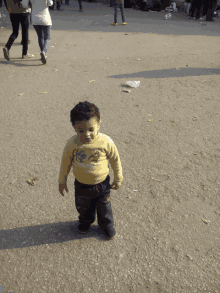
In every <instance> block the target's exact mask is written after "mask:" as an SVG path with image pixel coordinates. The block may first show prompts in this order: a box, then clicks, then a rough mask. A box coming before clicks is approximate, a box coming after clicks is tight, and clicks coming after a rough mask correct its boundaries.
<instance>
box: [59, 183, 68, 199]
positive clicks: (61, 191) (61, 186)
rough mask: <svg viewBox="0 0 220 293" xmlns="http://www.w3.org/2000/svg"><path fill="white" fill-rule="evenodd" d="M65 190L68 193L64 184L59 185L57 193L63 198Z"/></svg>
mask: <svg viewBox="0 0 220 293" xmlns="http://www.w3.org/2000/svg"><path fill="white" fill-rule="evenodd" d="M64 190H66V192H69V190H68V188H67V185H66V184H59V192H60V194H61V195H62V196H64V193H63V191H64Z"/></svg>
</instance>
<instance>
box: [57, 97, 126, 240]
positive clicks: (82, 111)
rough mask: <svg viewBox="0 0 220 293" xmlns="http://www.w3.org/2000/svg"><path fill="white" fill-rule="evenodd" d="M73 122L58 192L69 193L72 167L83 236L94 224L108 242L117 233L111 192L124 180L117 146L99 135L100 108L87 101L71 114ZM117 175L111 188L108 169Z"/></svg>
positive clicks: (77, 106)
mask: <svg viewBox="0 0 220 293" xmlns="http://www.w3.org/2000/svg"><path fill="white" fill-rule="evenodd" d="M70 121H71V123H72V125H73V127H74V129H75V131H76V135H74V136H72V137H71V138H70V139H69V140H68V142H67V144H66V146H65V148H64V151H63V156H62V161H61V168H60V175H59V192H60V194H61V195H62V196H64V193H63V192H64V190H65V191H66V192H68V188H67V176H68V174H69V172H70V169H71V167H72V166H73V174H74V176H75V183H74V185H75V205H76V209H77V211H78V213H79V226H78V230H79V232H80V233H86V232H87V231H88V229H89V227H90V225H91V224H92V223H93V222H94V221H95V216H96V210H97V216H98V225H99V226H100V228H101V229H102V230H103V231H104V232H105V234H106V235H107V237H108V239H112V238H113V237H114V236H115V234H116V232H115V229H114V220H113V214H112V208H111V202H110V189H118V188H119V187H120V185H121V182H122V180H123V176H122V167H121V161H120V158H119V154H118V151H117V148H116V146H115V144H114V142H113V141H112V140H111V138H110V137H108V136H107V135H105V134H102V133H99V128H100V122H101V120H100V112H99V109H98V108H97V106H95V105H94V104H92V103H89V102H87V101H85V102H80V103H78V104H77V105H76V106H75V107H74V108H73V109H72V110H71V112H70ZM108 162H110V164H111V167H112V169H113V171H114V182H113V183H112V184H111V185H110V182H109V181H110V176H109V166H108Z"/></svg>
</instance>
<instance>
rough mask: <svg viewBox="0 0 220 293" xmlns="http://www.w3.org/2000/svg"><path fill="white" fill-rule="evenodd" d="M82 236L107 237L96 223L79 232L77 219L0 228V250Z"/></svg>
mask: <svg viewBox="0 0 220 293" xmlns="http://www.w3.org/2000/svg"><path fill="white" fill-rule="evenodd" d="M82 238H96V239H98V240H99V241H107V240H108V238H107V236H106V235H105V233H104V232H103V231H102V230H101V228H100V227H99V226H98V225H94V224H92V225H91V227H90V229H89V230H88V232H86V233H85V234H80V233H79V231H78V221H74V222H58V223H49V224H42V225H35V226H28V227H19V228H14V229H8V230H0V250H4V249H13V248H23V247H32V246H39V245H45V244H48V245H49V244H54V243H56V244H57V243H65V242H67V241H73V240H78V239H82Z"/></svg>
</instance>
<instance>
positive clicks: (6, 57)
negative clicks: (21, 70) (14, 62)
mask: <svg viewBox="0 0 220 293" xmlns="http://www.w3.org/2000/svg"><path fill="white" fill-rule="evenodd" d="M3 52H4V57H5V59H6V60H8V61H10V58H9V56H8V54H7V50H6V49H5V48H3Z"/></svg>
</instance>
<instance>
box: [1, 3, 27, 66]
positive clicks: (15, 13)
mask: <svg viewBox="0 0 220 293" xmlns="http://www.w3.org/2000/svg"><path fill="white" fill-rule="evenodd" d="M6 3H7V5H6V8H7V9H8V12H9V17H10V20H11V24H12V34H11V35H10V37H9V39H8V42H7V44H6V45H5V47H4V48H3V54H4V57H5V59H6V60H8V61H9V60H10V56H9V50H10V49H11V46H12V45H13V43H14V41H15V40H16V39H17V37H18V34H19V24H21V29H22V40H23V46H22V58H23V59H26V58H29V57H30V55H29V54H28V25H29V22H28V14H27V12H26V8H25V7H24V6H23V4H22V2H20V1H19V0H6Z"/></svg>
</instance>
